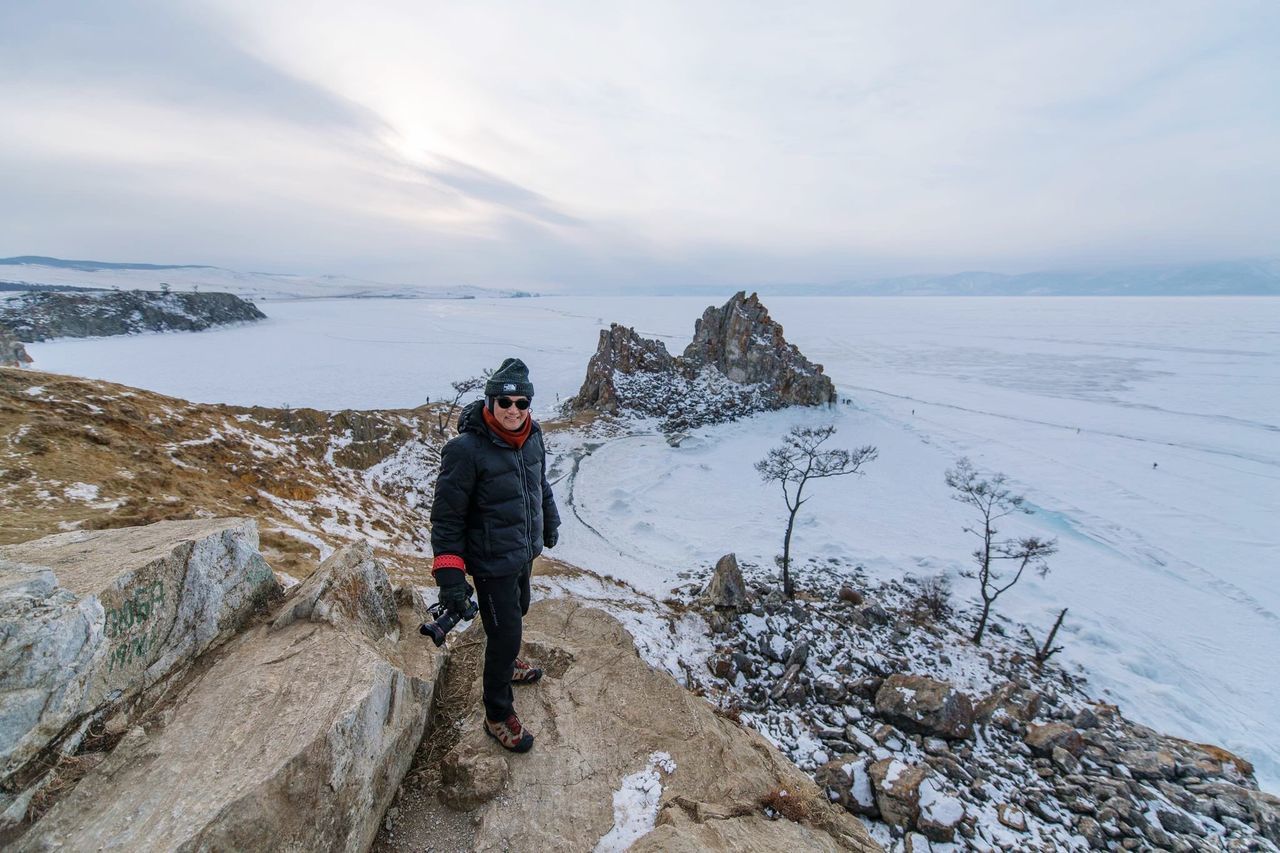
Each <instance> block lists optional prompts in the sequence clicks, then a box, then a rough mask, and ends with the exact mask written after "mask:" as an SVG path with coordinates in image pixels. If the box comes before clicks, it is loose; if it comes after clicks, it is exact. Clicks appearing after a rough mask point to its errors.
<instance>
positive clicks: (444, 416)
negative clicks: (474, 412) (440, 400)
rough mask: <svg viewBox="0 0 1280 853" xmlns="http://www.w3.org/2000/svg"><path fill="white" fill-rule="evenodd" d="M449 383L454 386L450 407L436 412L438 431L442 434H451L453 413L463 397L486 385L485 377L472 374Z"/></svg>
mask: <svg viewBox="0 0 1280 853" xmlns="http://www.w3.org/2000/svg"><path fill="white" fill-rule="evenodd" d="M449 384H450V385H451V386H453V399H452V400H450V401H449V407H448V408H447V409H445V410H444V412H439V411H437V413H436V432H438V433H440V434H441V435H448V434H449V424H451V423H453V413H454V412H456V411H457V410H458V403H460V402H461V401H462V398H463V397H464V396H466V395H467V394H470V393H471V392H472V391H478V390H480V389H481V388H483V387H484V377H483V376H471V377H468V378H466V379H459V380H458V381H457V382H451V383H449Z"/></svg>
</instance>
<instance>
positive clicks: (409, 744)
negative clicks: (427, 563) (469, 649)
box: [15, 543, 443, 851]
mask: <svg viewBox="0 0 1280 853" xmlns="http://www.w3.org/2000/svg"><path fill="white" fill-rule="evenodd" d="M416 624H417V617H416V616H415V614H414V612H413V610H412V609H411V608H409V607H405V608H401V609H400V610H398V611H397V608H396V603H395V599H394V597H393V596H392V594H391V589H390V585H389V583H388V580H387V574H386V570H385V568H383V566H382V565H381V563H379V561H377V560H376V559H374V558H373V556H372V553H371V551H370V549H369V546H368V545H367V544H365V543H357V544H354V545H350V546H348V547H346V548H343V549H341V550H340V551H338V552H337V553H335V554H334V555H333V556H331V557H330V558H329V559H328V560H327V561H325V563H324V564H323V565H321V566H320V568H319V569H318V570H317V571H316V573H315V574H314V575H312V577H311V578H309V579H308V580H307V582H306V583H305V584H303V586H302V587H301V588H299V589H298V590H296V591H295V592H294V594H293V596H292V597H291V598H290V600H289V601H288V602H286V606H285V607H284V608H283V609H282V610H281V612H280V614H279V616H278V617H277V618H276V619H275V620H274V621H273V622H272V623H271V624H270V625H259V626H257V627H255V628H253V629H251V630H249V631H247V632H245V633H243V634H241V635H240V636H238V637H236V638H235V639H234V640H232V641H231V642H230V643H228V644H227V646H226V648H225V649H224V650H223V651H222V652H221V653H219V654H218V656H217V657H216V659H215V660H213V661H212V662H211V664H210V666H209V667H208V668H206V669H204V670H203V671H201V672H199V673H198V674H196V675H195V676H193V677H192V678H191V679H190V681H189V682H188V683H186V684H184V685H183V686H182V688H181V690H180V691H179V696H178V699H177V701H175V702H174V703H173V704H172V705H171V706H169V707H165V708H160V709H156V710H155V711H153V712H152V713H150V714H144V715H142V718H141V720H140V721H139V722H138V723H134V722H133V721H130V722H129V723H127V724H126V725H130V726H131V727H130V728H128V730H127V733H126V734H125V735H124V737H123V739H122V740H121V741H120V743H119V744H118V745H117V746H116V747H115V749H114V750H112V751H111V752H110V754H108V755H106V756H105V757H104V758H101V759H100V763H98V764H97V766H96V768H95V769H94V770H92V771H91V772H90V773H89V774H88V775H87V776H86V777H85V778H84V779H83V780H81V782H80V783H79V785H77V786H76V788H75V789H74V790H73V791H72V792H71V793H70V794H69V795H67V796H66V797H64V798H63V799H61V800H60V801H59V802H58V803H57V804H56V805H54V807H53V808H52V810H50V811H49V812H48V814H46V815H45V816H44V817H43V818H42V819H41V820H39V821H38V822H37V823H36V824H35V825H34V826H33V827H31V829H30V830H29V831H28V832H27V833H26V834H25V835H24V836H23V837H22V838H21V839H20V840H19V841H18V843H17V844H16V847H15V849H16V850H20V851H28V850H29V851H35V850H50V849H64V850H96V849H101V847H102V845H104V844H107V845H109V846H111V847H112V848H119V849H137V850H142V849H148V850H266V849H273V850H348V851H361V850H366V849H368V847H369V845H370V844H371V843H372V841H373V838H374V835H375V834H376V832H377V829H378V825H379V823H380V821H381V816H382V813H383V812H384V811H385V810H386V808H387V806H388V804H389V802H390V800H391V797H392V795H393V794H394V793H395V791H396V788H397V787H398V786H399V783H400V779H401V778H402V777H403V775H404V773H405V771H406V770H407V769H408V766H409V762H410V761H411V760H412V757H413V753H414V750H415V749H416V748H417V745H418V742H419V741H420V740H421V738H422V733H423V729H424V727H425V725H426V720H427V713H428V709H429V708H430V704H431V697H432V689H433V685H434V683H435V678H436V676H437V675H438V673H439V669H440V666H441V665H442V663H443V656H442V655H440V654H438V653H437V652H436V651H435V649H434V647H433V646H432V645H431V644H430V643H426V642H424V641H423V640H422V638H420V637H418V635H417V631H416V630H415V627H416Z"/></svg>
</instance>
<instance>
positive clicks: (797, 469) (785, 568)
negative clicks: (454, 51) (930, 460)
mask: <svg viewBox="0 0 1280 853" xmlns="http://www.w3.org/2000/svg"><path fill="white" fill-rule="evenodd" d="M835 431H836V428H835V427H834V426H824V427H802V426H797V427H792V428H791V431H790V432H788V433H787V434H786V435H785V436H784V437H783V439H782V445H781V446H780V447H775V448H773V449H772V450H770V451H769V455H768V456H766V457H765V458H764V459H761V460H760V461H759V462H757V463H756V470H757V471H758V472H760V479H761V480H763V481H764V482H766V483H773V482H777V483H781V484H782V497H783V499H784V500H785V501H786V503H787V510H788V512H789V513H790V514H789V515H788V516H787V533H786V536H784V537H783V539H782V556H781V558H779V560H778V565H779V566H781V567H782V592H783V594H784V595H786V597H787V598H795V596H796V589H795V584H794V583H793V581H792V579H791V534H792V532H793V531H794V530H795V526H796V514H797V513H799V512H800V507H802V506H804V505H805V504H806V503H808V501H809V498H806V497H803V494H804V487H805V486H806V485H808V483H809V481H810V480H821V479H824V478H826V477H841V476H844V475H846V474H857V473H858V472H859V469H860V468H861V467H862V466H863V465H865V464H866V463H868V462H871V461H873V460H874V459H875V458H876V457H877V456H878V455H879V451H878V450H876V448H874V447H872V446H871V445H867V446H866V447H860V448H858V449H857V450H843V449H837V450H823V449H822V445H823V443H824V442H826V440H827V439H829V438H831V436H833V435H835Z"/></svg>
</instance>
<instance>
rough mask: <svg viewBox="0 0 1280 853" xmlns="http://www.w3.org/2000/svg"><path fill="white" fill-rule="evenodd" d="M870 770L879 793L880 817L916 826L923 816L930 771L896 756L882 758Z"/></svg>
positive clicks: (872, 780)
mask: <svg viewBox="0 0 1280 853" xmlns="http://www.w3.org/2000/svg"><path fill="white" fill-rule="evenodd" d="M867 772H868V774H869V775H870V776H871V783H872V785H873V786H874V789H875V792H876V805H877V806H879V808H880V818H881V819H882V820H883V821H884V822H885V823H887V824H889V825H891V826H897V827H903V828H907V829H910V828H911V827H914V826H915V825H916V820H917V819H918V818H919V817H920V785H921V784H922V783H923V782H924V781H925V779H927V778H928V776H929V771H928V770H926V769H925V768H923V767H920V766H917V765H913V764H906V763H905V762H902V761H899V760H898V759H896V758H882V759H880V760H879V761H876V762H875V763H873V764H872V765H871V767H870V768H869V769H868V771H867Z"/></svg>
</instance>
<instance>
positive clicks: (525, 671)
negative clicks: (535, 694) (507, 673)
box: [511, 658, 542, 684]
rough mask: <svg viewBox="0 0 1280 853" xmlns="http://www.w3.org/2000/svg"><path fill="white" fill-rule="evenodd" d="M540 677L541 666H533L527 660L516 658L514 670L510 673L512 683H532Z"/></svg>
mask: <svg viewBox="0 0 1280 853" xmlns="http://www.w3.org/2000/svg"><path fill="white" fill-rule="evenodd" d="M539 678H542V667H540V666H533V665H532V664H531V663H529V662H528V661H527V660H520V658H516V668H515V672H513V673H511V683H512V684H533V682H535V681H537V680H538V679H539Z"/></svg>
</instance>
